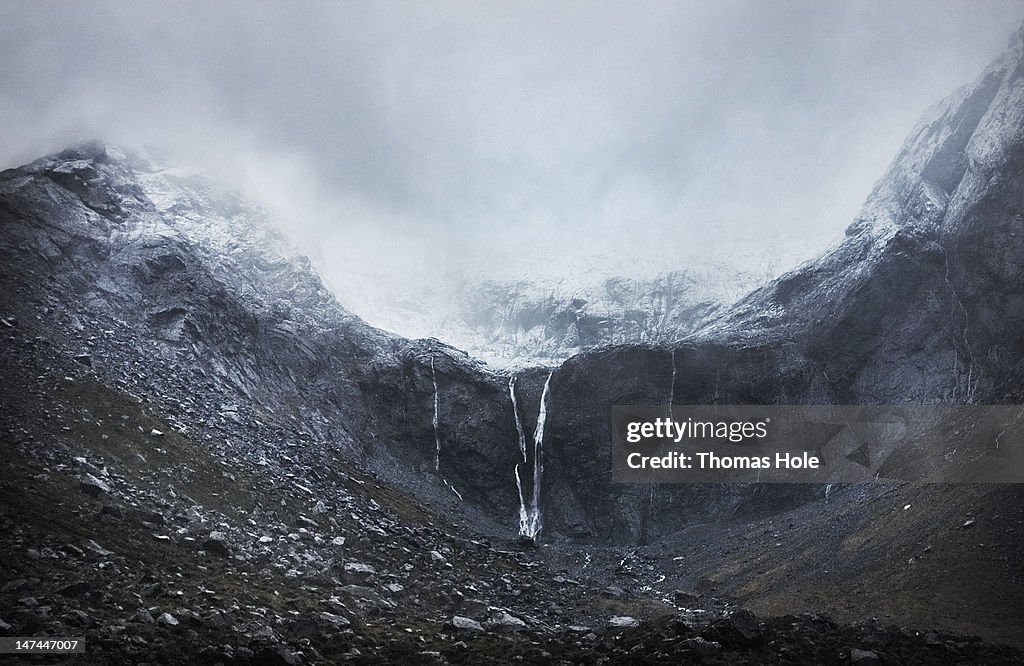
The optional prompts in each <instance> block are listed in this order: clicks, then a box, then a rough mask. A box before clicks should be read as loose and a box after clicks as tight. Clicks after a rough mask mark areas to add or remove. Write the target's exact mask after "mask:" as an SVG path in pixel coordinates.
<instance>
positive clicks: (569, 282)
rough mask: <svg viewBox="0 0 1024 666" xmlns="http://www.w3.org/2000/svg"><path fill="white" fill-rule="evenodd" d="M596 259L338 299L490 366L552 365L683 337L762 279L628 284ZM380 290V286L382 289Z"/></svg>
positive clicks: (694, 266) (707, 276)
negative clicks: (561, 269)
mask: <svg viewBox="0 0 1024 666" xmlns="http://www.w3.org/2000/svg"><path fill="white" fill-rule="evenodd" d="M604 263H605V262H603V261H602V260H600V259H599V258H593V259H588V260H587V261H580V262H578V264H579V265H574V266H566V267H565V268H566V273H565V274H564V275H563V276H560V277H546V276H542V275H532V276H526V277H521V278H503V279H496V278H492V277H487V276H486V275H458V276H451V277H450V280H451V282H452V286H450V287H448V288H447V289H436V288H428V287H424V288H423V289H422V290H420V291H419V292H410V290H409V288H408V287H407V286H401V285H398V284H387V281H386V280H383V279H376V280H375V283H374V287H371V286H369V285H360V286H359V287H358V288H354V287H353V288H349V289H345V290H344V292H343V296H342V298H343V300H344V301H345V302H346V303H351V304H352V305H353V307H355V308H356V309H357V310H358V311H361V312H367V313H371V312H372V313H373V320H374V321H375V322H378V323H379V324H380V325H381V326H383V327H384V328H387V329H388V330H394V331H398V332H405V331H425V330H426V331H431V332H432V335H435V336H436V337H439V338H441V339H443V340H445V341H446V342H448V343H450V344H452V345H454V346H456V347H458V348H459V349H462V350H464V351H466V352H468V353H469V354H470V355H471V356H473V357H474V358H478V359H481V360H483V361H485V362H486V363H488V364H489V365H491V366H492V367H494V368H498V369H503V370H508V369H513V368H525V367H530V366H536V365H548V366H551V365H557V364H559V363H561V362H562V361H564V360H565V359H567V358H569V357H570V356H573V355H575V354H579V353H581V352H584V351H590V350H594V349H599V348H602V347H608V346H612V345H619V344H651V343H659V342H672V341H675V340H679V339H682V338H684V337H686V336H687V335H689V334H690V333H692V332H693V331H694V330H696V329H697V328H698V327H699V326H700V325H701V324H702V323H704V322H705V321H707V320H708V319H709V318H711V317H713V316H714V315H715V313H717V312H720V311H721V310H722V309H723V308H724V307H725V306H726V305H728V304H729V303H731V302H733V301H734V300H736V298H738V297H739V296H741V295H745V294H746V293H748V292H749V291H750V288H751V287H753V286H755V285H757V284H759V283H761V282H763V281H764V280H763V277H764V276H763V275H757V274H755V273H754V272H737V271H736V270H735V269H734V268H733V269H730V267H728V266H724V265H715V264H711V263H707V262H704V263H696V262H694V263H690V264H688V267H687V268H686V269H685V270H673V271H667V272H654V273H653V274H650V275H637V276H632V277H627V276H623V275H618V274H615V273H614V271H611V272H610V271H609V270H607V269H605V268H604ZM385 285H386V286H385Z"/></svg>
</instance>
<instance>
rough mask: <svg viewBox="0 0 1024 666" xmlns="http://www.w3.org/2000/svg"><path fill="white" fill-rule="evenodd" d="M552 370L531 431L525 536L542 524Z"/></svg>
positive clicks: (532, 532)
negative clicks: (529, 495) (530, 477)
mask: <svg viewBox="0 0 1024 666" xmlns="http://www.w3.org/2000/svg"><path fill="white" fill-rule="evenodd" d="M554 374H555V371H554V370H552V371H551V372H549V373H548V378H547V381H545V382H544V391H543V392H541V395H540V411H539V412H538V414H537V429H536V430H534V431H533V498H532V502H531V504H530V520H529V521H528V522H527V524H526V536H528V537H530V538H531V539H536V538H537V535H538V534H540V529H541V527H542V526H543V525H542V523H541V517H540V483H541V480H542V478H543V476H544V422H545V421H547V417H548V391H549V390H550V388H551V377H552V376H553V375H554Z"/></svg>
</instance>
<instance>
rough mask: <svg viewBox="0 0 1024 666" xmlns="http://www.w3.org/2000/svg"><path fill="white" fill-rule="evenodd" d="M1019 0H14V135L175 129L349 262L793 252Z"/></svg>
mask: <svg viewBox="0 0 1024 666" xmlns="http://www.w3.org/2000/svg"><path fill="white" fill-rule="evenodd" d="M1022 19H1024V3H1021V2H1019V1H1017V0H1014V1H1006V2H996V1H977V0H975V1H971V2H966V1H964V2H938V1H935V0H927V1H920V2H890V1H889V0H886V1H884V2H883V1H879V2H821V1H819V0H810V1H807V2H778V1H776V2H755V1H753V0H750V1H748V2H701V3H696V2H668V1H663V0H659V1H656V2H650V3H638V2H632V1H631V2H568V1H559V2H521V1H517V2H504V3H495V2H468V1H466V2H451V3H446V2H424V3H420V2H402V3H398V2H395V3H391V2H372V3H371V2H353V3H325V2H320V3H311V2H288V3H283V2H281V3H269V2H239V3H229V2H216V3H214V2H210V3H189V2H160V3H147V2H137V1H133V2H112V3H98V2H38V1H34V2H29V1H28V0H25V1H18V2H14V1H10V0H0V126H2V127H3V136H4V140H3V141H2V142H0V163H2V164H3V166H13V165H16V164H19V163H23V162H25V161H29V160H31V159H33V158H35V157H37V156H39V155H40V154H42V153H45V152H48V151H52V150H55V149H58V148H60V147H61V146H62V145H64V144H66V143H68V142H69V141H72V140H75V139H79V138H85V137H99V138H105V139H107V140H110V141H114V142H118V143H122V144H125V145H127V146H128V147H132V146H144V145H147V144H148V145H155V146H162V147H164V148H165V149H170V150H171V151H172V152H173V153H174V154H176V155H177V159H179V160H181V161H183V162H186V163H188V164H192V165H199V166H201V167H203V168H206V169H208V170H210V171H212V172H214V175H216V176H218V177H221V178H223V179H225V180H229V181H231V182H233V183H234V184H236V185H237V186H239V187H244V188H246V189H247V190H250V191H253V192H255V193H257V195H258V196H260V197H261V198H262V199H263V200H264V201H265V203H267V204H268V205H269V206H270V207H271V208H272V209H273V210H274V211H275V212H276V213H277V214H278V215H280V217H281V218H282V219H283V220H286V221H287V223H288V224H289V228H290V229H291V230H292V231H293V232H294V233H295V234H296V236H297V237H298V238H300V239H305V240H307V241H309V240H313V241H315V245H316V251H317V252H318V254H319V257H318V259H319V261H320V263H321V265H322V266H323V267H324V271H325V273H326V274H327V275H328V277H329V278H330V279H332V280H334V281H335V282H337V281H342V280H344V279H346V278H345V276H346V275H348V276H351V275H353V274H354V273H355V272H366V271H370V270H376V271H379V272H383V273H394V274H402V275H405V276H406V278H405V279H410V280H421V281H422V280H424V279H426V280H428V281H429V280H431V279H433V278H432V277H430V276H428V277H426V278H424V277H423V274H424V271H427V272H428V273H429V272H430V271H431V270H433V271H434V272H435V273H441V272H442V270H441V269H442V268H450V267H451V266H454V265H456V264H457V263H459V262H465V263H467V264H470V265H473V266H484V267H488V268H490V269H494V270H496V271H499V270H500V271H501V272H503V273H523V272H531V271H547V272H558V271H560V270H563V269H564V267H565V266H566V265H567V264H568V262H570V261H571V260H573V259H576V260H577V261H578V257H580V256H586V257H593V256H594V255H605V256H606V257H609V259H608V261H609V262H614V261H618V262H620V264H621V265H622V266H630V265H637V264H640V263H643V262H644V261H650V262H654V263H657V264H659V265H664V266H671V265H677V264H678V263H685V262H687V261H689V260H690V259H691V258H692V257H694V256H703V257H711V258H716V259H721V260H722V261H724V262H726V263H729V262H739V263H742V262H744V261H746V259H744V257H746V256H748V255H750V254H754V255H757V254H758V253H763V252H772V253H775V254H777V255H778V256H780V257H784V258H785V260H786V261H789V260H790V259H789V258H791V257H794V256H809V255H811V254H814V253H816V252H817V251H820V250H821V249H823V248H824V247H825V246H826V245H828V244H829V243H831V242H832V241H834V240H835V239H836V238H838V237H839V236H840V235H841V233H842V230H843V229H844V228H845V226H846V225H847V224H848V223H849V221H850V220H851V219H852V217H853V216H854V215H855V214H856V211H857V209H858V208H859V206H860V204H861V203H862V202H863V200H864V198H865V197H866V195H867V194H868V192H869V191H870V189H871V186H872V184H873V183H874V181H875V180H876V179H877V178H878V177H879V176H880V175H881V174H882V171H883V170H884V168H885V166H886V165H887V163H888V162H889V160H890V159H891V158H892V157H893V155H894V154H895V152H896V150H897V149H898V147H899V145H900V144H901V142H902V139H903V137H904V136H905V135H906V133H907V132H908V130H909V129H910V128H911V126H912V125H913V123H914V122H915V121H916V119H917V118H918V117H919V116H920V115H921V113H922V112H923V111H924V110H925V109H926V108H927V107H928V106H930V105H931V104H932V103H934V102H936V101H937V100H938V99H939V98H941V97H943V96H945V95H946V94H948V93H950V92H951V91H952V90H953V89H955V88H956V87H957V86H960V85H962V84H964V83H967V82H969V81H970V80H972V79H973V78H974V77H975V76H976V75H977V74H978V73H979V72H980V71H981V70H982V69H983V68H984V66H985V65H986V64H987V63H988V62H989V61H990V60H991V59H992V58H993V57H994V56H995V55H997V54H998V53H999V52H1000V51H1001V50H1002V49H1003V48H1004V47H1005V46H1006V44H1007V42H1008V39H1009V37H1010V34H1011V33H1012V32H1013V31H1014V30H1015V29H1016V27H1017V26H1018V25H1019V24H1020V22H1021V20H1022ZM611 257H617V260H613V259H611Z"/></svg>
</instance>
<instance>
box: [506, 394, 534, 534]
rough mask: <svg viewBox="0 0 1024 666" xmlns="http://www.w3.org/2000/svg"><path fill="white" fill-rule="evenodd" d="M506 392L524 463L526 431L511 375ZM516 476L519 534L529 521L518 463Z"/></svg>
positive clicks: (524, 529)
mask: <svg viewBox="0 0 1024 666" xmlns="http://www.w3.org/2000/svg"><path fill="white" fill-rule="evenodd" d="M508 394H509V395H510V396H511V397H512V414H513V415H514V416H515V419H516V433H517V434H518V435H519V452H520V453H521V454H522V456H523V463H522V464H524V465H525V464H526V433H524V432H523V423H522V421H520V420H519V403H518V402H517V401H516V378H515V376H512V377H510V378H509V380H508ZM513 472H514V473H515V477H516V490H518V491H519V534H520V535H525V534H526V525H527V523H528V522H529V518H528V514H527V512H526V496H525V495H523V480H522V478H521V477H520V476H519V463H516V466H515V468H514V470H513Z"/></svg>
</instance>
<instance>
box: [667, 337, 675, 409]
mask: <svg viewBox="0 0 1024 666" xmlns="http://www.w3.org/2000/svg"><path fill="white" fill-rule="evenodd" d="M675 401H676V350H675V349H674V348H673V349H672V386H670V387H669V388H668V418H669V420H671V419H672V404H673V403H674V402H675Z"/></svg>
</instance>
